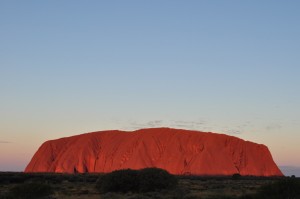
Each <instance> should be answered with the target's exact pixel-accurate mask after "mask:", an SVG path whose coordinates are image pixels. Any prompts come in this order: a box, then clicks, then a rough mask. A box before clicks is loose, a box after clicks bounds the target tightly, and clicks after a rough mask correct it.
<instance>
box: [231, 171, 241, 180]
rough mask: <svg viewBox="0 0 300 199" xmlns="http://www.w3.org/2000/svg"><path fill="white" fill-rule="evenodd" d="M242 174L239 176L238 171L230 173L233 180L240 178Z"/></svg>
mask: <svg viewBox="0 0 300 199" xmlns="http://www.w3.org/2000/svg"><path fill="white" fill-rule="evenodd" d="M241 177H242V176H241V174H239V173H235V174H233V175H232V179H233V180H238V179H240V178H241Z"/></svg>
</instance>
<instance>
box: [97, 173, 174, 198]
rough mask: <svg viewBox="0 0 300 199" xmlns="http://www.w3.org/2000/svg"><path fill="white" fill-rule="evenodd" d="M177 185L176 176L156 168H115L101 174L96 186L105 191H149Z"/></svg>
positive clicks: (102, 191)
mask: <svg viewBox="0 0 300 199" xmlns="http://www.w3.org/2000/svg"><path fill="white" fill-rule="evenodd" d="M176 185H177V178H176V177H175V176H173V175H171V174H169V173H168V172H167V171H165V170H163V169H158V168H147V169H142V170H131V169H126V170H117V171H113V172H111V173H108V174H105V175H103V176H101V177H100V178H99V180H98V182H97V188H98V189H99V191H100V192H101V193H107V192H122V193H126V192H150V191H157V190H162V189H172V188H175V187H176Z"/></svg>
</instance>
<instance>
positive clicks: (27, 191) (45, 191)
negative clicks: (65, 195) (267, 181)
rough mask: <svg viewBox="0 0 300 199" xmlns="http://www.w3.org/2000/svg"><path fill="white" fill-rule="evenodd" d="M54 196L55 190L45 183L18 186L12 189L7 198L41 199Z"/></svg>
mask: <svg viewBox="0 0 300 199" xmlns="http://www.w3.org/2000/svg"><path fill="white" fill-rule="evenodd" d="M51 194H53V188H52V187H51V186H50V185H48V184H45V183H25V184H18V185H15V186H14V187H13V188H11V189H10V190H9V192H8V197H7V198H13V199H39V198H43V197H47V196H50V195H51Z"/></svg>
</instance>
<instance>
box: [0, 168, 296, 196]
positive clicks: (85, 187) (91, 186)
mask: <svg viewBox="0 0 300 199" xmlns="http://www.w3.org/2000/svg"><path fill="white" fill-rule="evenodd" d="M177 178H178V186H177V188H175V189H172V190H162V191H156V192H148V193H123V194H121V193H105V194H104V193H100V192H99V190H98V189H97V188H96V184H97V181H98V180H99V179H101V175H99V174H74V175H68V174H41V173H40V174H25V173H5V172H2V173H1V172H0V198H1V199H6V198H9V196H8V194H9V193H11V192H13V191H15V192H21V191H22V190H21V191H20V190H18V189H15V190H14V189H13V188H14V187H16V186H19V188H20V187H21V188H22V186H23V185H26V184H30V183H31V184H47V185H49V186H50V187H51V189H52V193H51V194H50V196H47V197H43V198H47V199H77V198H82V199H96V198H97V199H114V198H116V199H118V198H120V199H139V198H140V199H147V198H158V199H159V198H161V199H171V198H174V199H176V198H178V199H180V198H184V199H197V198H198V199H217V198H220V199H226V198H227V199H230V198H233V199H234V198H241V197H242V196H243V198H251V197H247V196H246V195H251V194H255V193H257V192H258V191H259V190H260V189H261V187H263V186H265V185H268V184H272V183H276V182H279V181H285V180H286V179H290V178H260V177H239V176H234V177H193V176H185V177H182V176H181V177H180V176H177ZM296 180H297V181H299V179H296ZM25 189H28V191H29V189H30V188H25ZM37 189H39V187H38V188H37ZM46 189H47V187H46ZM46 191H47V190H46ZM271 191H272V190H271ZM23 192H24V190H23ZM17 194H18V193H17ZM17 197H18V198H26V197H27V196H26V195H25V194H24V196H20V194H19V195H16V196H14V198H17ZM10 198H11V197H10ZM29 198H32V199H34V198H33V197H29ZM37 198H38V197H37ZM290 198H298V197H290Z"/></svg>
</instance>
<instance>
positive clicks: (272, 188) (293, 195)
mask: <svg viewBox="0 0 300 199" xmlns="http://www.w3.org/2000/svg"><path fill="white" fill-rule="evenodd" d="M257 198H269V199H283V198H288V199H299V198H300V179H297V178H285V179H281V180H278V181H277V182H275V183H272V184H269V185H265V186H263V187H262V188H261V189H260V191H259V193H258V194H257Z"/></svg>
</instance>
